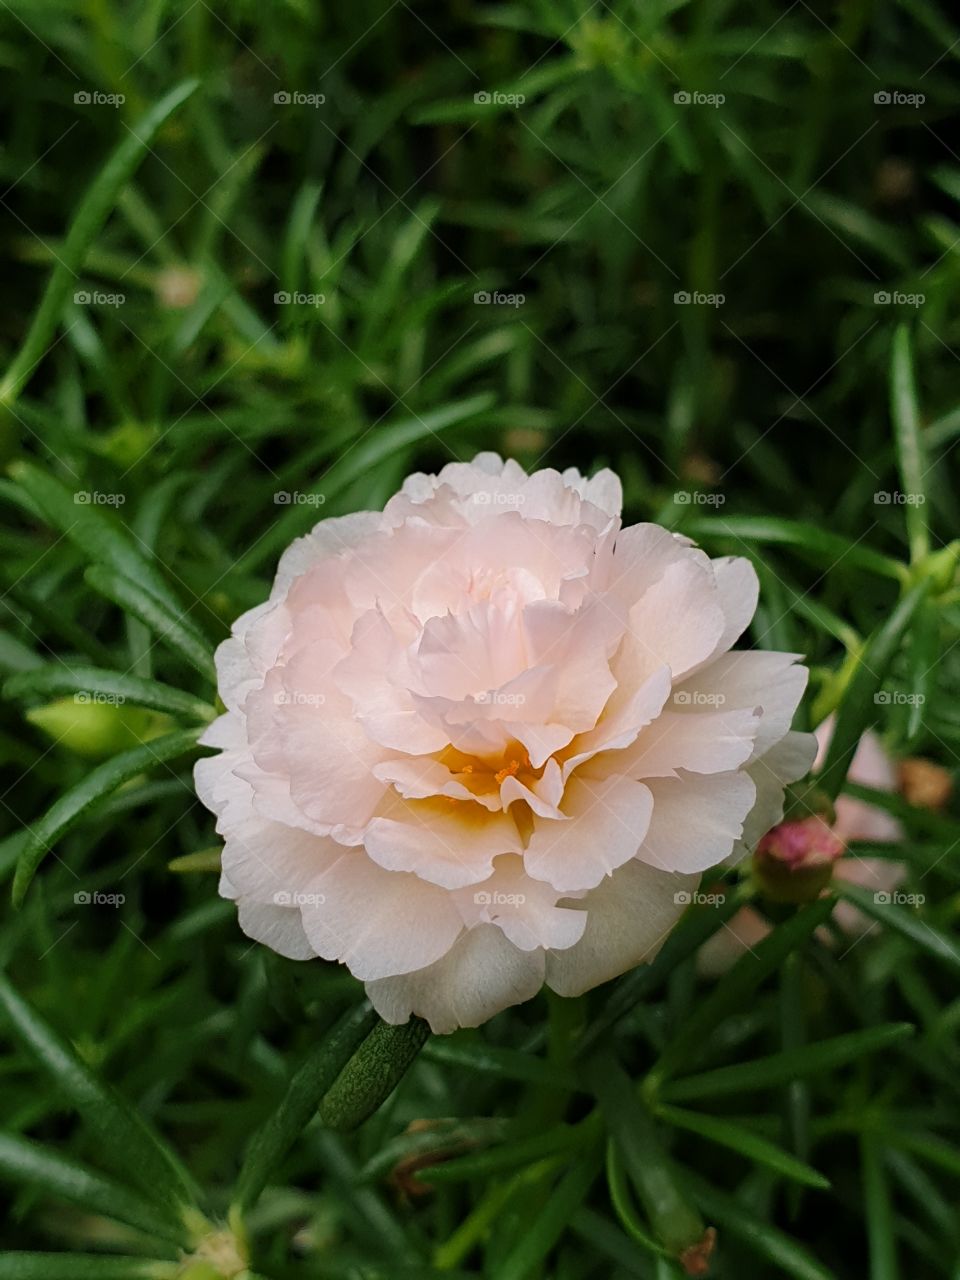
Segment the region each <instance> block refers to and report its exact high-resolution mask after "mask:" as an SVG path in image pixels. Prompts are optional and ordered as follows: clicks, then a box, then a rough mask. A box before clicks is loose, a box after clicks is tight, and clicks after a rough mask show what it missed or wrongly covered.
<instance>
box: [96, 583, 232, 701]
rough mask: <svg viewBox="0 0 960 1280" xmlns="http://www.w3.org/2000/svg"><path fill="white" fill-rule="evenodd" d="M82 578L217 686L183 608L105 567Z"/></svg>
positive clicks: (213, 668) (210, 662)
mask: <svg viewBox="0 0 960 1280" xmlns="http://www.w3.org/2000/svg"><path fill="white" fill-rule="evenodd" d="M85 577H86V579H87V581H88V582H89V583H90V585H91V587H93V589H94V590H95V591H98V592H99V593H100V595H102V596H106V598H107V599H108V600H111V601H112V602H113V603H114V604H115V605H118V606H119V607H120V608H121V609H124V610H125V611H126V612H128V613H132V614H133V616H134V617H135V618H139V619H140V621H141V622H143V623H144V624H145V625H146V626H147V627H149V628H150V630H151V631H152V632H153V633H154V635H156V636H157V638H158V639H159V640H160V641H161V642H162V643H163V644H165V645H166V646H167V648H168V649H170V650H171V651H172V652H173V653H176V654H178V655H179V656H180V657H181V658H183V659H184V661H185V662H188V663H189V664H190V666H192V667H194V668H195V669H196V670H197V671H199V672H200V674H201V675H202V676H205V677H206V679H207V680H209V681H211V682H212V683H213V684H216V682H217V669H216V666H215V665H214V661H213V656H212V653H211V646H210V645H209V644H208V643H207V641H206V640H205V639H204V637H203V635H202V634H201V633H200V632H199V631H197V629H196V628H195V627H194V626H193V624H192V623H191V622H190V619H189V618H188V617H187V615H186V613H185V612H184V611H183V610H182V609H179V608H176V609H173V608H171V607H170V606H169V605H168V604H167V603H166V601H163V600H158V599H157V598H156V597H154V596H152V595H150V594H149V593H147V592H144V591H141V590H140V587H139V585H138V583H136V582H135V581H134V580H133V579H132V578H128V577H127V576H126V575H125V574H123V573H118V572H117V571H116V570H115V569H109V568H107V567H106V566H104V565H92V566H91V567H90V568H89V569H88V570H87V572H86V574H85Z"/></svg>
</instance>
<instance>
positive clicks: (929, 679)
mask: <svg viewBox="0 0 960 1280" xmlns="http://www.w3.org/2000/svg"><path fill="white" fill-rule="evenodd" d="M939 639H940V635H939V614H938V611H937V607H936V604H935V603H934V602H933V601H932V600H929V599H926V600H923V601H922V602H921V604H920V605H919V607H918V608H917V613H916V617H915V618H914V623H913V627H912V628H911V632H910V650H909V653H908V655H907V657H908V660H909V664H908V665H909V672H908V674H909V680H910V704H909V714H908V716H907V732H906V735H905V737H906V744H907V745H908V746H909V745H911V744H913V743H915V742H916V741H917V739H918V738H919V736H920V732H921V730H922V728H923V719H924V709H925V707H926V705H927V702H928V701H929V699H930V695H931V693H932V690H933V687H934V676H935V674H936V671H937V664H938V661H939V657H940V648H939Z"/></svg>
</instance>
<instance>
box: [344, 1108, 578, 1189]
mask: <svg viewBox="0 0 960 1280" xmlns="http://www.w3.org/2000/svg"><path fill="white" fill-rule="evenodd" d="M561 1128H562V1129H568V1128H569V1126H561ZM509 1132H510V1122H509V1120H506V1119H501V1118H499V1117H494V1116H479V1117H476V1118H468V1119H464V1120H461V1119H459V1118H456V1117H454V1118H453V1119H436V1120H430V1121H429V1122H428V1123H427V1124H426V1125H425V1126H423V1127H422V1128H417V1129H406V1130H404V1131H403V1133H400V1134H398V1135H397V1137H395V1138H391V1139H389V1140H388V1141H387V1142H385V1143H383V1144H382V1145H380V1146H378V1148H377V1150H376V1151H375V1153H374V1154H373V1155H372V1156H371V1157H370V1159H369V1160H367V1162H366V1163H365V1164H364V1165H363V1167H362V1168H361V1169H360V1171H359V1173H358V1174H357V1182H358V1183H363V1182H372V1181H374V1180H375V1179H377V1178H381V1177H383V1176H384V1175H385V1174H388V1173H390V1171H391V1170H392V1169H394V1168H395V1167H396V1166H397V1165H398V1164H404V1163H408V1162H411V1161H415V1160H419V1159H421V1158H424V1157H429V1158H431V1159H435V1160H441V1159H442V1160H444V1161H447V1160H448V1158H449V1157H450V1156H459V1155H462V1154H463V1153H464V1152H473V1153H476V1151H477V1148H488V1149H487V1150H481V1151H480V1152H479V1156H480V1158H483V1157H484V1156H488V1155H490V1154H491V1151H490V1150H489V1147H490V1144H491V1143H500V1144H504V1143H505V1139H506V1138H507V1136H508V1134H509ZM509 1145H511V1146H515V1145H518V1144H509ZM500 1149H501V1148H500V1147H499V1146H497V1147H494V1148H493V1151H494V1152H496V1151H499V1150H500ZM464 1158H465V1159H467V1160H472V1159H475V1158H476V1155H475V1154H471V1155H469V1156H466V1157H464ZM451 1163H454V1164H458V1163H459V1160H453V1161H452V1162H451ZM514 1163H515V1164H523V1163H525V1162H524V1161H523V1160H518V1161H516V1162H514ZM446 1167H447V1164H444V1165H439V1166H437V1165H429V1166H428V1167H427V1168H426V1169H424V1170H422V1171H418V1176H419V1173H420V1172H427V1173H432V1172H433V1170H434V1169H435V1168H446ZM505 1167H507V1168H511V1167H513V1165H511V1164H507V1165H506V1166H505ZM464 1176H465V1177H469V1176H471V1175H469V1174H466V1175H464Z"/></svg>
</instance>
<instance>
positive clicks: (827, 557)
mask: <svg viewBox="0 0 960 1280" xmlns="http://www.w3.org/2000/svg"><path fill="white" fill-rule="evenodd" d="M683 532H684V533H687V534H689V535H690V537H692V538H710V539H713V538H732V539H733V540H734V541H736V542H740V541H743V542H770V543H774V544H779V545H782V546H787V547H797V548H798V549H799V550H801V551H803V552H804V554H806V555H809V556H810V557H811V558H813V559H814V560H816V561H817V562H818V563H820V564H823V565H824V566H825V567H826V568H827V569H833V568H834V567H835V566H837V565H840V564H841V562H842V564H843V567H844V568H847V569H864V570H866V572H868V573H875V574H878V575H880V576H881V577H884V578H894V579H895V580H896V581H898V582H903V581H904V580H905V577H906V571H905V569H904V566H903V565H901V564H900V563H899V561H897V560H892V559H891V558H890V557H889V556H884V555H880V554H879V552H877V551H871V549H870V548H869V547H865V546H863V545H862V544H860V543H856V542H852V541H850V540H849V539H847V538H842V537H840V535H839V534H836V533H829V532H828V531H827V530H826V529H821V528H820V527H819V526H818V525H815V524H806V523H804V521H802V520H784V519H780V518H779V517H777V516H715V517H712V518H700V519H697V520H689V521H686V522H685V523H684V525H683Z"/></svg>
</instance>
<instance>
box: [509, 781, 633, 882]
mask: <svg viewBox="0 0 960 1280" xmlns="http://www.w3.org/2000/svg"><path fill="white" fill-rule="evenodd" d="M561 808H562V809H563V812H564V813H565V814H566V815H567V817H568V819H569V821H567V822H553V821H551V820H550V819H549V818H537V820H536V821H535V823H534V828H533V833H532V835H531V836H530V839H529V841H528V843H527V849H526V852H525V854H524V856H523V860H524V865H525V866H526V868H527V871H528V873H529V874H530V875H531V876H533V877H534V878H535V879H537V880H546V881H547V882H548V883H549V884H551V885H553V887H554V888H555V889H557V890H560V891H561V892H570V891H575V890H580V889H592V888H593V887H594V886H595V885H597V884H599V883H600V881H601V880H602V879H603V877H604V876H606V875H609V874H610V872H611V871H614V870H615V869H616V868H617V867H621V866H623V864H624V863H625V862H628V861H629V860H630V859H631V858H633V857H634V856H635V855H636V853H637V851H638V849H639V848H640V846H641V845H642V844H643V841H644V838H645V836H646V835H647V828H648V826H649V824H650V816H651V812H652V809H653V797H652V796H651V794H650V792H649V790H648V789H647V788H646V787H645V786H644V785H643V784H642V783H640V782H634V781H632V779H630V778H623V777H616V776H614V777H609V778H601V779H584V778H581V777H580V776H579V774H574V775H573V777H572V778H571V779H570V780H569V781H568V783H567V786H566V791H565V792H564V797H563V802H562V805H561Z"/></svg>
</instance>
